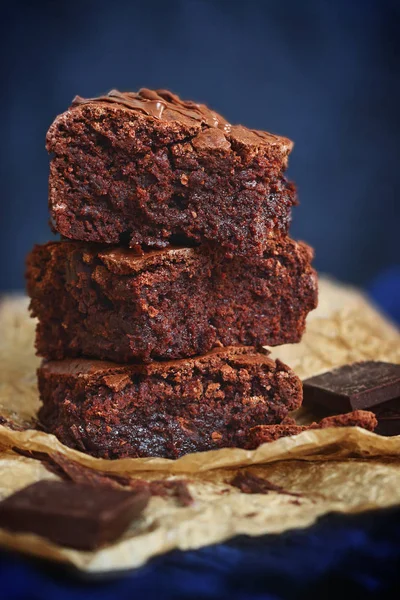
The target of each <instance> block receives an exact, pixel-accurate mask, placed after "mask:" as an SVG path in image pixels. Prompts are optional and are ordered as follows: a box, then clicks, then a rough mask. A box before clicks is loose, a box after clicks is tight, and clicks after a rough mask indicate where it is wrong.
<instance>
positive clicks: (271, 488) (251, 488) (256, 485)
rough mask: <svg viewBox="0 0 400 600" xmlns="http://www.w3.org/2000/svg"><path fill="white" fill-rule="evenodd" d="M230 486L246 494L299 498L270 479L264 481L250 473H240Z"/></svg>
mask: <svg viewBox="0 0 400 600" xmlns="http://www.w3.org/2000/svg"><path fill="white" fill-rule="evenodd" d="M229 483H230V485H233V486H234V487H236V488H238V489H239V490H240V491H241V492H243V493H244V494H268V492H278V493H279V494H285V495H287V496H299V497H301V494H296V493H295V492H288V491H287V490H285V489H284V488H282V487H281V486H280V485H276V484H275V483H272V482H271V481H268V479H263V478H261V477H257V475H253V474H252V473H250V472H249V471H239V472H238V473H237V474H236V475H235V477H234V478H233V479H232V480H231V481H230V482H229Z"/></svg>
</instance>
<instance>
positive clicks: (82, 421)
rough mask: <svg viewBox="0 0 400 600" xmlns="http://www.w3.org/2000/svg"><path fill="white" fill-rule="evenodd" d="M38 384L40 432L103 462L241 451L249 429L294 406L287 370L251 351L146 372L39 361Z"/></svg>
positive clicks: (296, 393) (296, 398) (216, 353)
mask: <svg viewBox="0 0 400 600" xmlns="http://www.w3.org/2000/svg"><path fill="white" fill-rule="evenodd" d="M38 381H39V390H40V395H41V399H42V402H43V406H42V408H41V409H40V412H39V418H40V421H41V423H42V425H43V427H44V428H45V430H47V431H48V432H50V433H54V434H55V435H56V436H57V437H58V438H59V439H60V440H61V441H62V442H63V443H64V444H66V445H67V446H70V447H73V448H77V449H78V450H81V451H84V452H88V453H90V454H93V455H94V456H99V457H104V458H122V457H129V456H130V457H143V456H162V457H166V458H177V457H179V456H182V455H183V454H187V453H189V452H198V451H203V450H211V449H217V448H223V447H229V446H236V447H243V446H245V445H246V442H247V436H248V432H249V429H250V428H251V427H254V426H256V425H261V424H272V423H276V422H280V421H282V420H283V419H284V418H285V417H286V416H287V414H288V412H289V411H291V410H294V409H296V408H298V407H299V406H300V404H301V399H302V389H301V382H300V380H299V379H298V378H297V376H296V375H295V374H294V373H293V372H292V371H291V370H290V369H289V367H287V366H286V365H284V364H283V363H281V362H280V361H278V360H277V361H276V362H275V361H273V360H272V359H270V358H269V357H268V355H267V354H266V353H261V352H257V351H256V350H255V349H254V348H251V347H234V348H223V349H216V350H213V351H211V352H210V353H208V354H206V355H204V356H200V357H196V358H192V359H185V360H178V361H168V362H158V363H155V362H153V363H150V364H147V365H146V364H140V365H118V364H115V363H108V362H101V361H89V360H84V359H82V360H65V361H58V362H57V361H56V362H47V363H46V362H45V363H44V364H43V365H42V367H41V368H40V369H39V371H38Z"/></svg>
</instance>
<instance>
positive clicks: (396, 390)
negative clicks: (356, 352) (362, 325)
mask: <svg viewBox="0 0 400 600" xmlns="http://www.w3.org/2000/svg"><path fill="white" fill-rule="evenodd" d="M303 395H304V400H303V404H304V405H318V406H323V407H325V408H327V409H328V410H330V411H331V412H347V411H352V410H357V409H366V408H370V407H372V406H376V405H378V404H382V403H383V402H387V401H389V400H392V399H394V398H398V397H400V365H395V364H391V363H386V362H375V361H364V362H357V363H353V364H350V365H345V366H343V367H340V368H338V369H335V370H333V371H328V372H327V373H323V374H322V375H317V376H316V377H311V378H310V379H306V380H305V381H304V382H303Z"/></svg>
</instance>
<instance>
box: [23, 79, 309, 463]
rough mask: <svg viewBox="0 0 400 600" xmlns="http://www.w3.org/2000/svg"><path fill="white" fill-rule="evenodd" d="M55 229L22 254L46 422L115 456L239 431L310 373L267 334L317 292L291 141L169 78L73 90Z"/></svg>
mask: <svg viewBox="0 0 400 600" xmlns="http://www.w3.org/2000/svg"><path fill="white" fill-rule="evenodd" d="M47 148H48V150H49V152H50V153H51V154H52V160H51V167H50V183H49V206H50V212H51V217H52V222H53V227H54V229H55V230H56V231H57V232H59V233H60V234H61V236H62V241H58V242H51V243H48V244H45V245H41V246H36V247H35V248H34V249H33V251H32V253H31V254H30V256H29V258H28V271H27V280H28V292H29V294H30V297H31V311H32V315H33V316H35V317H38V326H37V337H36V346H37V351H38V354H39V355H40V356H43V357H44V358H45V359H46V360H45V361H44V362H43V364H42V366H41V368H40V369H39V374H38V376H39V389H40V394H41V399H42V402H43V406H42V408H41V410H40V414H39V417H40V420H41V423H42V426H43V427H44V428H45V429H46V430H47V431H49V432H51V433H54V434H55V435H56V436H57V437H58V438H59V439H60V440H61V441H62V442H63V443H65V444H67V445H68V446H71V447H74V448H77V449H80V450H82V451H85V452H88V453H90V454H93V455H95V456H101V457H106V458H118V457H126V456H132V457H138V456H164V457H169V458H176V457H178V456H181V455H182V454H185V453H188V452H195V451H200V450H209V449H215V448H220V447H226V446H237V447H246V445H247V443H248V439H249V436H250V431H251V429H252V428H254V427H256V426H259V425H270V424H278V423H281V422H282V421H283V420H284V419H285V417H286V416H287V414H288V412H289V411H291V410H294V409H296V408H297V407H299V405H300V404H301V399H302V390H301V383H300V381H299V379H298V378H297V376H296V375H295V374H294V373H293V372H292V371H291V370H290V369H289V368H288V367H287V366H286V365H284V364H282V363H281V362H280V361H276V362H275V361H273V360H271V359H270V358H269V357H268V354H267V353H266V352H265V351H263V350H262V346H263V345H270V346H276V345H279V344H287V343H296V342H299V341H300V339H301V336H302V333H303V331H304V326H305V319H306V316H307V313H308V312H309V311H310V310H312V309H313V308H315V306H316V302H317V281H316V275H315V272H314V270H313V269H312V267H311V265H310V263H311V259H312V251H311V249H310V248H309V247H308V246H306V245H305V244H303V243H297V242H295V241H293V240H292V239H290V238H289V237H288V227H289V223H290V215H291V208H292V206H293V205H294V204H295V203H296V193H295V189H294V186H293V185H292V184H291V183H289V182H288V181H287V180H286V179H285V177H284V171H285V168H286V166H287V159H288V154H289V152H290V150H291V148H292V143H291V142H290V141H289V140H288V139H286V138H283V137H278V136H276V135H272V134H269V133H265V132H262V131H253V130H250V129H246V128H244V127H242V126H240V125H230V124H229V123H227V122H226V121H225V120H224V119H223V118H222V117H221V116H220V115H218V114H217V113H215V112H213V111H211V110H209V109H208V108H207V107H206V106H204V105H200V104H195V103H193V102H184V101H182V100H180V99H179V98H178V97H177V96H175V95H174V94H172V93H170V92H167V91H164V90H160V91H157V92H155V91H151V90H147V89H143V90H140V92H139V93H120V92H118V91H115V90H114V91H112V92H110V93H109V94H108V95H106V96H101V97H99V98H91V99H83V98H80V97H76V98H75V100H74V101H73V104H72V106H71V108H70V109H69V110H67V111H66V112H65V113H63V114H62V115H60V116H58V117H57V118H56V120H55V121H54V123H53V124H52V126H51V127H50V130H49V132H48V135H47Z"/></svg>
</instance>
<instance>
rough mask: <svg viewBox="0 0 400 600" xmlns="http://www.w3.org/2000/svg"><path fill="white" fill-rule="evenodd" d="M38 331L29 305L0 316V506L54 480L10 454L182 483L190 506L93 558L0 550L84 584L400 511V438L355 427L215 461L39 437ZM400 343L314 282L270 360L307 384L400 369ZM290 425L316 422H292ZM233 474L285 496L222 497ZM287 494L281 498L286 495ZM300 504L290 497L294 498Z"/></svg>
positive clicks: (21, 538)
mask: <svg viewBox="0 0 400 600" xmlns="http://www.w3.org/2000/svg"><path fill="white" fill-rule="evenodd" d="M34 328H35V322H34V321H33V320H32V319H29V317H28V313H27V300H26V299H25V298H21V297H14V298H10V297H8V298H6V299H3V301H2V302H1V304H0V330H1V339H0V422H3V424H2V425H0V499H1V498H4V497H6V496H8V495H9V494H11V493H13V492H15V491H17V490H18V489H21V488H23V487H25V486H26V485H29V484H30V483H33V482H35V481H38V480H41V479H57V478H58V476H57V475H56V474H54V473H52V472H50V471H49V470H48V469H47V468H46V466H45V464H44V463H42V461H41V460H39V459H37V458H31V457H28V456H21V455H20V454H18V453H17V450H18V451H23V452H27V451H30V452H41V453H45V454H54V453H61V454H62V455H63V456H64V457H66V458H68V459H69V460H72V461H75V462H76V463H78V464H80V465H84V466H86V467H89V468H91V469H94V470H97V471H101V472H105V473H109V474H112V473H114V474H118V475H119V476H124V477H126V478H134V479H137V478H139V479H143V480H151V479H157V480H160V479H176V478H177V479H184V480H185V481H186V482H187V483H188V487H189V490H190V492H191V494H192V496H193V499H194V501H193V503H192V504H191V505H190V506H186V507H182V506H181V505H180V504H179V503H178V502H177V501H176V499H174V498H173V497H168V498H161V497H152V498H151V500H150V503H149V505H148V506H147V508H146V510H145V512H144V513H143V516H142V517H141V518H140V519H138V520H136V521H135V522H133V523H132V525H131V527H130V528H129V530H128V531H126V532H125V534H124V535H123V537H122V538H121V539H120V540H119V541H118V542H116V543H114V544H113V545H111V546H108V547H105V548H102V549H100V550H97V551H95V552H82V551H78V550H73V549H70V548H63V547H60V546H57V545H55V544H53V543H51V542H49V541H48V540H46V539H44V538H40V537H38V536H35V535H32V534H15V533H11V532H7V531H6V530H0V544H1V545H2V546H4V547H8V548H12V549H14V550H18V551H22V552H25V553H28V554H32V555H35V556H40V557H43V558H47V559H50V560H55V561H59V562H63V563H68V564H70V565H74V566H75V567H77V568H78V569H80V570H82V571H86V572H90V573H106V572H110V571H119V570H124V569H129V568H133V567H138V566H140V565H143V564H144V563H145V562H146V561H147V560H149V559H150V558H151V557H153V556H155V555H157V554H162V553H165V552H167V551H169V550H172V549H177V548H179V549H181V550H186V549H194V548H199V547H201V546H205V545H209V544H213V543H216V542H221V541H223V540H227V539H228V538H231V537H233V536H235V535H239V534H247V535H249V536H257V535H262V534H267V533H280V532H283V531H286V530H288V529H292V528H299V527H307V526H309V525H311V524H312V523H314V522H315V521H316V520H317V519H318V518H319V517H320V516H322V515H324V514H327V513H329V512H332V511H335V512H343V513H356V512H361V511H365V510H369V509H377V508H384V507H389V506H394V505H396V504H399V503H400V436H396V437H381V436H378V435H376V434H373V433H370V432H368V431H365V430H362V429H360V428H357V427H349V428H342V429H340V428H338V429H333V428H332V429H322V430H311V431H304V432H303V433H301V434H299V435H297V436H293V437H287V438H282V439H279V440H277V441H275V442H272V443H269V444H264V445H263V446H260V447H259V448H258V449H257V450H252V451H248V450H241V449H234V448H230V449H223V450H216V451H211V452H202V453H198V454H192V455H187V456H184V457H182V458H180V459H178V460H176V461H171V460H167V459H162V458H143V459H121V460H115V461H109V460H104V459H96V458H93V457H91V456H88V455H85V454H82V453H81V452H78V451H76V450H72V449H70V448H67V447H65V446H63V445H62V444H61V443H60V442H59V441H58V440H57V439H56V438H55V437H54V436H52V435H49V434H46V433H43V432H40V431H37V430H35V428H34V427H35V416H36V412H37V409H38V406H39V398H38V393H37V388H36V373H35V371H36V368H37V366H38V365H39V359H38V358H37V357H35V355H34V351H33V337H34ZM399 342H400V335H399V333H398V331H397V330H396V328H395V327H394V325H392V324H391V323H390V322H389V321H388V320H387V319H385V318H384V317H383V316H381V315H380V314H379V313H378V312H377V311H376V309H375V308H374V307H373V306H372V305H371V304H370V303H369V302H368V301H367V300H366V299H365V298H364V297H363V296H362V295H361V294H360V293H359V292H358V291H356V290H352V289H349V288H347V287H344V286H340V285H338V284H336V283H334V282H332V281H329V280H325V279H323V280H321V282H320V305H319V308H318V309H317V310H316V311H314V312H313V313H311V314H310V316H309V319H308V326H307V332H306V333H305V335H304V337H303V340H302V342H301V343H300V344H296V345H291V346H281V347H279V348H274V349H273V350H272V354H273V356H274V357H279V358H280V359H281V360H283V361H284V362H286V363H287V364H289V365H290V366H291V367H293V368H294V370H295V371H296V372H297V373H298V375H299V376H300V377H302V378H306V377H309V376H312V375H316V374H318V373H321V372H323V371H326V370H329V369H331V368H333V367H336V366H340V365H342V364H346V363H349V362H353V361H356V360H365V359H369V360H371V359H372V360H386V361H390V362H397V363H400V343H399ZM296 418H297V420H298V422H301V423H306V422H308V421H310V420H312V418H313V415H312V414H310V413H309V412H307V411H305V410H304V409H300V410H299V411H297V414H296ZM239 469H245V470H246V472H249V473H251V474H253V475H256V476H258V477H261V478H263V479H266V480H268V482H271V483H272V484H273V485H276V486H279V487H280V488H282V491H279V492H277V491H270V492H268V493H266V494H245V493H243V492H241V491H240V490H239V489H237V488H236V487H233V486H232V485H230V482H231V481H232V479H233V477H234V476H235V475H236V473H237V472H238V470H239ZM287 492H289V493H287ZM293 493H294V494H298V495H296V496H293V495H291V494H293Z"/></svg>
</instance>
